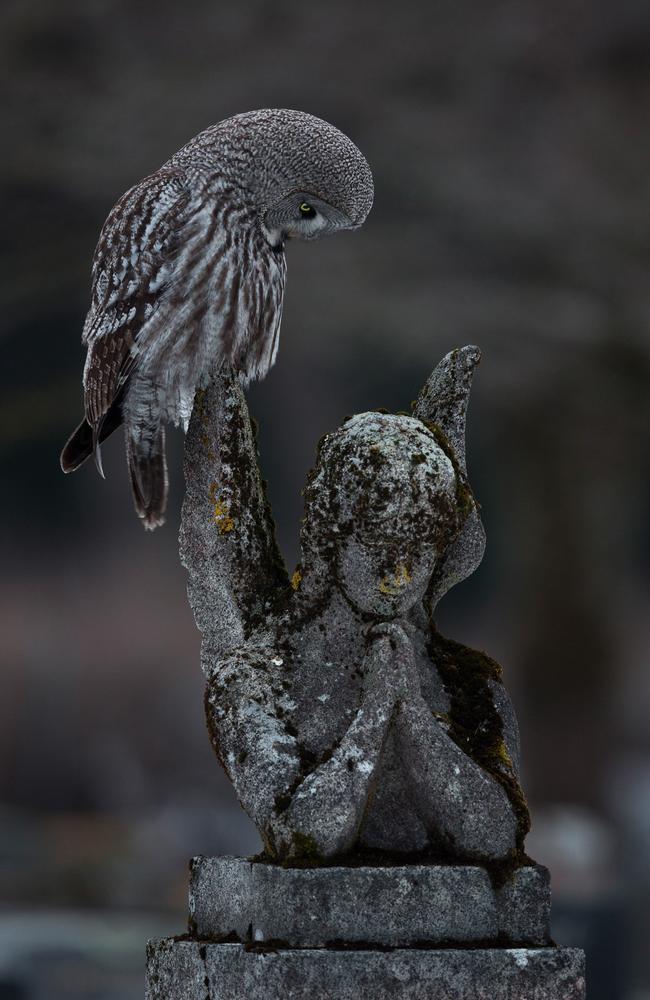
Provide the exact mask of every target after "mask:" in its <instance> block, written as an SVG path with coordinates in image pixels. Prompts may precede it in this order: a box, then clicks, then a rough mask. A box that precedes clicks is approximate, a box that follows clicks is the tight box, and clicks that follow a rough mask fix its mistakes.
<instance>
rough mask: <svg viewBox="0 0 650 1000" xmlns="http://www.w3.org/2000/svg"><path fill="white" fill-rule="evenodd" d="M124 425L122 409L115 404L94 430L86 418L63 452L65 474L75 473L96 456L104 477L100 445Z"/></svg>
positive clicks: (76, 429)
mask: <svg viewBox="0 0 650 1000" xmlns="http://www.w3.org/2000/svg"><path fill="white" fill-rule="evenodd" d="M121 423H122V407H121V405H119V404H117V403H114V404H113V406H111V408H110V410H109V411H108V413H107V414H106V416H105V417H104V419H103V421H102V422H101V424H100V426H99V427H98V428H97V429H96V430H93V428H92V427H91V426H90V424H89V423H88V421H87V420H86V418H85V417H84V419H83V420H82V421H81V423H80V424H79V426H78V427H76V428H75V430H74V431H73V432H72V434H71V435H70V437H69V438H68V440H67V441H66V444H65V447H64V449H63V451H62V452H61V468H62V469H63V471H64V472H74V471H75V469H78V468H79V466H80V465H83V463H84V462H85V461H86V459H88V458H90V456H91V455H94V458H95V465H96V466H97V471H98V472H99V474H100V475H101V476H102V477H103V478H106V477H105V476H104V469H103V468H102V458H101V451H100V447H99V446H100V444H101V443H102V441H105V440H106V438H107V437H108V436H109V435H110V434H112V433H113V431H114V430H116V429H117V428H118V427H119V426H120V424H121Z"/></svg>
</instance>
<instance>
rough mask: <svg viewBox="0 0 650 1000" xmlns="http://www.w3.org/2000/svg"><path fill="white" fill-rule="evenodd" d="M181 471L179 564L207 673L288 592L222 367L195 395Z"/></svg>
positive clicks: (253, 455)
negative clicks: (183, 571) (183, 485)
mask: <svg viewBox="0 0 650 1000" xmlns="http://www.w3.org/2000/svg"><path fill="white" fill-rule="evenodd" d="M184 468H185V483H186V493H185V500H184V502H183V511H182V518H181V532H180V543H181V560H182V562H183V565H184V566H185V568H186V570H187V571H188V573H189V583H188V592H189V599H190V604H191V606H192V609H193V611H194V617H195V619H196V623H197V625H198V627H199V630H200V631H201V633H202V635H203V663H204V667H205V669H206V671H207V669H208V668H209V666H210V665H211V664H214V662H215V661H216V660H217V659H218V658H222V657H223V656H225V655H226V654H227V653H228V652H229V651H230V650H232V649H235V648H236V647H238V646H240V645H241V644H242V643H243V642H244V641H245V640H246V637H247V636H248V635H249V634H250V632H251V631H252V629H253V628H254V627H255V626H256V625H257V624H259V623H261V621H262V620H263V618H264V617H265V616H266V614H267V613H268V610H269V607H270V603H271V602H272V601H274V600H275V598H276V597H277V596H278V595H279V594H281V593H282V591H283V590H285V589H288V587H289V584H288V580H287V574H286V570H285V567H284V563H283V561H282V557H281V555H280V553H279V550H278V547H277V544H276V541H275V532H274V525H273V518H272V516H271V510H270V507H269V504H268V501H267V498H266V495H265V491H264V485H263V482H262V478H261V475H260V470H259V467H258V463H257V449H256V445H255V438H254V433H253V429H252V426H251V419H250V416H249V413H248V407H247V406H246V400H245V398H244V393H243V391H242V387H241V384H240V381H239V379H238V378H237V377H236V376H235V375H234V374H233V372H232V371H231V370H230V369H228V368H226V367H225V366H224V367H223V368H222V369H221V370H220V371H219V372H218V373H216V374H215V375H214V376H213V377H212V379H211V381H210V383H209V385H208V386H207V388H206V389H205V390H199V391H198V392H197V394H196V399H195V402H194V409H193V412H192V418H191V420H190V425H189V428H188V433H187V439H186V443H185V465H184Z"/></svg>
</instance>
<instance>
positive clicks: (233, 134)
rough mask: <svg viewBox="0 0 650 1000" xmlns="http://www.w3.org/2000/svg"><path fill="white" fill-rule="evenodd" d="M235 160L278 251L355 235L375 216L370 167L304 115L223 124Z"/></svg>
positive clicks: (260, 114) (256, 115) (277, 113)
mask: <svg viewBox="0 0 650 1000" xmlns="http://www.w3.org/2000/svg"><path fill="white" fill-rule="evenodd" d="M218 129H219V131H220V133H221V135H222V136H223V137H224V138H226V137H227V144H228V147H229V153H230V157H229V158H230V159H231V162H233V163H234V164H236V165H237V169H238V171H240V172H241V171H242V170H243V172H245V174H246V182H247V185H249V186H250V190H251V193H252V195H253V197H254V200H255V205H256V209H257V211H258V214H259V219H260V223H261V226H262V230H263V232H264V235H265V237H266V239H267V240H268V241H269V243H270V244H271V245H272V246H281V245H282V244H283V243H284V241H285V240H287V239H302V240H313V239H317V238H318V237H320V236H324V235H326V234H328V233H333V232H336V231H338V230H340V229H356V228H358V227H359V226H361V225H362V224H363V222H364V221H365V219H366V216H367V215H368V212H369V211H370V208H371V206H372V201H373V195H374V186H373V180H372V173H371V171H370V167H369V166H368V163H367V161H366V159H365V157H364V156H363V154H362V153H361V152H360V151H359V150H358V149H357V147H356V146H355V144H354V143H353V142H352V140H351V139H349V138H348V137H347V136H346V135H344V134H343V132H340V131H339V129H337V128H335V127H334V126H333V125H330V124H329V122H326V121H323V120H322V119H320V118H315V117H314V116H313V115H309V114H306V113H305V112H304V111H291V110H287V109H266V110H261V111H250V112H246V113H244V114H241V115H236V116H235V117H234V118H229V119H226V121H224V122H221V123H220V125H219V126H218Z"/></svg>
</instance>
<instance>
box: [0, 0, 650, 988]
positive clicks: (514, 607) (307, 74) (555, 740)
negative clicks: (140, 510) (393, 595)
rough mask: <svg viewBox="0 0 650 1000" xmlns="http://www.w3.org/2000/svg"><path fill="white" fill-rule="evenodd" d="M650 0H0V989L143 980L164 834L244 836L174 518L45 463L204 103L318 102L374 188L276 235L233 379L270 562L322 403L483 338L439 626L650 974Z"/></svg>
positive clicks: (592, 896) (591, 919)
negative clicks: (162, 182)
mask: <svg viewBox="0 0 650 1000" xmlns="http://www.w3.org/2000/svg"><path fill="white" fill-rule="evenodd" d="M649 64H650V6H649V5H648V4H647V2H645V0H618V2H617V3H612V2H611V0H590V2H577V0H517V2H514V0H503V2H494V3H493V2H487V3H483V2H481V0H444V2H437V0H436V2H431V3H424V2H421V3H412V2H409V0H402V2H401V3H399V4H395V3H394V0H390V2H387V0H376V2H374V3H372V4H370V3H368V2H365V3H359V4H349V3H346V2H345V0H330V2H328V3H327V4H318V3H313V4H306V3H303V4H296V3H288V2H283V0H273V2H268V0H257V2H252V3H232V2H231V3H227V4H226V3H219V2H209V0H185V2H184V3H180V4H179V3H175V2H171V0H158V2H157V3H151V2H139V3H132V2H127V0H83V2H82V0H58V2H57V3H56V4H54V3H51V2H47V0H30V2H24V0H3V4H2V7H1V8H0V79H1V80H2V85H3V91H4V100H3V110H2V114H3V116H4V127H3V134H4V135H5V138H6V145H5V152H4V154H3V156H2V158H1V159H0V183H1V185H2V193H3V196H4V198H3V203H4V204H3V226H2V239H1V251H2V258H3V259H2V266H1V269H0V275H1V280H2V289H1V293H0V294H1V301H0V322H1V324H2V343H1V347H2V363H1V364H0V387H1V398H0V456H1V461H2V476H1V482H0V540H1V552H2V561H1V576H0V588H1V592H2V600H1V603H0V629H1V631H0V644H1V656H2V668H3V669H2V681H3V694H2V697H1V699H0V746H1V749H2V753H1V756H0V819H1V824H0V829H1V832H0V875H1V877H2V882H3V891H2V898H3V904H2V908H0V998H2V1000H10V998H25V1000H26V998H29V1000H62V998H64V997H65V998H66V1000H69V998H73V1000H77V998H78V1000H117V998H118V997H119V998H120V1000H131V998H133V1000H135V998H136V997H141V996H142V966H143V949H144V942H145V939H146V938H147V937H148V936H155V935H157V934H167V933H177V932H182V930H183V929H184V920H185V892H186V862H187V859H188V858H189V857H190V856H191V855H193V854H196V853H208V854H209V853H220V852H226V853H251V852H253V851H255V850H256V849H257V847H258V840H257V836H256V834H255V831H254V829H253V827H252V826H251V824H250V823H249V821H248V820H247V819H246V817H245V816H244V814H243V813H242V811H241V810H240V809H239V807H238V805H237V803H236V800H235V798H234V795H233V793H232V792H231V790H230V788H229V787H228V786H227V783H226V781H225V779H224V778H223V777H222V775H221V774H220V771H219V768H218V765H217V762H216V760H215V759H214V758H213V756H212V753H211V751H210V748H209V745H208V740H207V736H206V733H205V729H204V723H203V717H202V678H201V673H200V667H199V640H198V636H197V633H196V631H195V628H194V624H193V621H192V619H191V615H190V612H189V610H188V607H187V604H186V599H185V580H184V573H183V571H182V569H181V567H180V566H179V563H178V558H177V530H178V512H179V504H180V500H181V495H182V482H181V475H180V464H181V449H182V439H181V437H180V435H178V434H176V436H175V437H174V439H173V445H172V448H171V455H170V458H171V467H172V507H171V511H170V515H169V520H168V524H167V525H166V526H165V527H164V528H163V529H162V530H160V531H158V532H156V533H155V534H153V535H145V533H144V532H143V531H142V529H141V528H140V525H139V524H138V522H137V519H136V517H135V515H134V514H133V511H132V509H131V499H130V495H129V489H128V484H127V477H126V473H125V468H124V458H123V448H122V441H121V435H119V434H118V435H115V440H111V441H110V442H109V443H108V444H107V446H106V447H105V452H104V462H105V466H106V468H107V470H108V480H107V481H106V482H102V481H101V480H100V479H99V477H98V476H97V475H96V474H95V472H94V470H93V469H92V468H90V467H88V468H84V469H83V470H82V471H81V472H80V473H78V474H77V475H75V476H74V477H68V478H66V477H64V476H63V475H62V474H61V473H60V471H59V467H58V452H59V450H60V447H61V445H62V443H63V441H64V440H65V438H66V437H67V435H68V433H69V431H70V430H71V429H72V427H73V426H74V424H76V422H77V420H78V418H79V416H80V414H81V389H80V378H81V370H82V364H83V352H82V349H81V347H80V334H81V328H82V324H83V319H84V314H85V311H86V309H87V306H88V301H89V268H90V261H91V256H92V252H93V248H94V244H95V241H96V239H97V236H98V233H99V229H100V227H101V224H102V222H103V220H104V218H105V216H106V214H107V212H108V210H109V209H110V207H111V205H112V204H113V202H114V201H115V200H116V199H117V197H118V196H119V195H120V194H121V193H122V191H123V190H124V189H126V188H127V187H129V186H130V185H131V184H132V183H134V182H135V181H136V180H138V179H139V178H140V177H142V176H144V175H145V174H147V173H149V172H151V171H152V170H154V169H156V168H157V167H158V166H159V165H160V164H161V163H162V162H163V161H164V160H166V159H167V158H168V156H169V155H170V154H171V153H172V152H173V151H174V150H176V149H177V148H178V147H179V146H180V145H182V144H183V143H184V142H185V141H186V140H187V139H188V138H190V137H191V136H192V135H194V134H195V133H196V132H198V131H200V130H201V129H203V128H205V127H206V126H208V125H210V124H212V123H213V122H215V121H218V120H219V119H221V118H224V117H227V116H229V115H231V114H234V113H237V112H239V111H244V110H248V109H251V108H256V107H269V106H270V107H282V106H285V107H294V108H301V109H304V110H308V111H310V112H313V113H314V114H316V115H319V116H321V117H324V118H326V119H328V120H331V121H332V122H334V123H335V124H336V125H338V126H339V127H340V128H342V129H343V130H344V131H346V132H348V133H349V135H350V136H351V137H352V138H353V139H354V140H355V141H356V142H357V144H358V145H359V146H360V148H361V149H362V150H363V152H364V153H365V154H366V155H367V157H368V159H369V161H370V163H371V165H372V168H373V171H374V174H375V181H376V201H375V207H374V209H373V211H372V213H371V215H370V217H369V219H368V222H367V224H366V226H365V227H364V228H363V229H362V230H361V231H360V232H359V233H355V234H347V235H343V236H341V237H339V238H336V239H332V240H331V241H324V242H322V243H320V244H315V245H309V246H304V245H303V246H300V245H296V246H291V247H290V248H289V255H288V256H289V280H288V288H287V297H286V305H285V315H284V321H283V337H282V345H281V351H280V358H279V362H278V364H277V366H276V367H275V369H274V370H273V371H272V373H271V375H270V377H269V378H268V379H267V381H266V382H265V383H264V384H262V385H260V386H256V387H254V388H253V389H252V390H251V391H250V393H249V399H250V405H251V409H252V412H253V413H254V414H255V416H256V417H257V418H258V420H259V421H260V423H261V449H262V463H263V468H264V471H265V474H266V475H267V476H268V479H269V481H270V490H271V496H272V500H273V505H274V510H275V513H276V518H277V522H278V530H279V536H280V541H281V544H282V547H283V549H284V552H285V554H286V556H287V559H288V560H289V562H293V561H294V560H295V558H296V555H297V545H296V542H297V529H298V523H299V519H300V516H301V504H302V501H301V496H300V490H301V486H302V484H303V482H304V478H305V474H306V472H307V470H308V468H309V467H310V465H311V463H312V460H313V456H314V448H315V444H316V441H317V439H318V438H319V437H320V435H321V434H322V433H323V432H324V431H326V430H328V429H331V428H333V427H335V426H336V425H337V424H338V423H339V422H340V421H341V419H342V418H343V417H344V416H345V415H346V414H348V413H353V412H359V411H362V410H364V409H368V408H374V407H377V406H386V407H389V408H394V409H403V408H406V407H408V404H409V401H410V400H411V399H412V398H413V397H414V396H415V394H416V392H417V390H418V389H419V387H420V386H421V384H422V383H423V381H424V380H425V379H426V377H427V375H428V374H429V372H430V370H431V369H432V367H433V366H434V364H435V363H436V362H437V361H438V359H439V358H440V357H441V356H442V355H443V354H444V353H446V352H447V351H448V350H450V349H451V348H453V347H455V346H458V345H462V344H466V343H477V344H479V345H480V347H481V348H482V350H483V364H482V366H481V369H480V370H479V373H478V376H477V379H476V383H475V391H474V393H473V400H472V405H471V413H470V441H469V458H470V472H471V474H472V479H473V483H474V487H475V490H476V492H477V495H478V497H479V499H480V500H481V502H482V504H483V514H484V522H485V524H486V527H487V531H488V540H489V547H488V552H487V555H486V558H485V561H484V564H483V566H482V567H481V569H480V570H479V572H477V573H476V575H475V577H474V578H473V579H472V580H470V581H468V582H467V583H466V584H464V585H463V586H461V587H460V588H458V590H457V592H453V593H452V594H450V595H449V597H448V598H447V599H446V601H445V602H443V605H442V607H441V610H440V619H439V621H440V625H441V627H442V628H443V630H445V631H447V633H449V634H451V635H453V636H454V637H455V638H458V639H461V640H463V641H465V642H467V643H469V644H474V645H477V646H480V647H482V648H485V649H486V650H488V651H489V652H490V653H491V654H492V655H493V656H495V657H496V658H498V659H499V660H501V661H502V662H503V664H504V668H505V676H506V682H507V684H508V686H509V688H510V690H511V692H512V695H513V698H514V701H515V705H516V708H517V711H518V715H519V719H520V725H521V729H522V741H523V751H524V760H525V781H526V788H527V790H528V793H529V797H530V800H531V805H532V808H533V818H534V830H533V833H532V834H531V837H530V840H529V850H530V853H532V854H533V855H534V856H535V857H537V858H538V860H540V861H541V862H544V863H546V864H548V865H549V866H550V867H551V870H552V874H553V885H554V890H555V901H556V903H555V923H554V932H555V936H556V937H557V939H558V940H560V941H561V942H562V943H565V944H568V943H573V944H579V945H583V946H586V947H587V949H588V953H589V960H590V993H589V996H590V998H591V1000H598V998H607V1000H618V998H624V1000H648V998H650V957H649V955H648V949H647V938H648V933H649V932H650V903H649V902H648V900H649V899H650V730H649V727H648V716H649V713H650V673H649V671H648V652H647V650H648V638H649V633H650V618H649V616H648V589H649V587H648V572H647V571H648V563H649V561H650V526H649V525H650V522H649V519H648V507H649V499H650V498H649V491H650V462H649V458H648V449H647V440H648V438H647V431H648V426H649V422H650V421H649V418H650V414H649V409H650V406H649V402H648V384H649V375H650V336H649V332H648V328H649V325H650V283H649V281H648V249H649V246H648V244H649V234H650V170H649V162H648V129H649V124H650V121H649V112H650V73H649V68H650V66H649Z"/></svg>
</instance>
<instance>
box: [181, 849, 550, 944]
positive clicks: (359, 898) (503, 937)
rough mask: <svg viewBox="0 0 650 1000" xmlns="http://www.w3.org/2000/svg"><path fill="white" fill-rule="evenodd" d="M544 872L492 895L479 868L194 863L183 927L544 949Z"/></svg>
mask: <svg viewBox="0 0 650 1000" xmlns="http://www.w3.org/2000/svg"><path fill="white" fill-rule="evenodd" d="M550 905H551V901H550V888H549V876H548V871H547V870H546V868H542V867H541V866H538V865H534V866H531V867H527V868H520V869H519V870H518V871H516V872H515V873H514V875H513V876H512V877H511V878H510V879H509V880H508V881H507V883H506V884H505V885H504V886H503V887H502V888H500V889H495V888H494V887H493V886H492V883H491V882H490V878H489V876H488V873H487V872H486V870H485V869H484V868H480V867H478V866H472V865H404V866H398V867H386V868H380V867H359V868H352V867H350V868H348V867H346V868H343V867H341V868H335V867H332V868H308V869H300V868H286V869H285V868H281V867H279V866H278V865H268V864H261V863H259V862H251V861H248V860H246V859H243V858H204V857H199V858H194V860H193V862H192V864H191V878H190V927H191V929H192V934H193V935H194V936H195V937H197V938H201V939H212V940H215V939H221V940H223V939H224V938H231V939H232V938H236V939H238V940H239V941H242V942H253V943H256V942H263V941H271V942H276V943H281V944H282V946H284V947H309V948H322V947H326V946H331V945H334V946H336V945H337V944H338V943H341V942H346V943H350V944H357V945H385V946H390V947H399V946H403V945H414V944H415V945H418V944H420V945H423V944H426V945H428V946H431V945H437V944H445V945H450V944H453V943H455V942H462V943H464V944H466V943H472V942H477V943H478V942H481V943H489V942H494V943H495V944H497V943H498V944H502V945H503V944H512V945H537V946H542V945H546V944H548V943H549V940H550V938H549V914H550Z"/></svg>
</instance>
